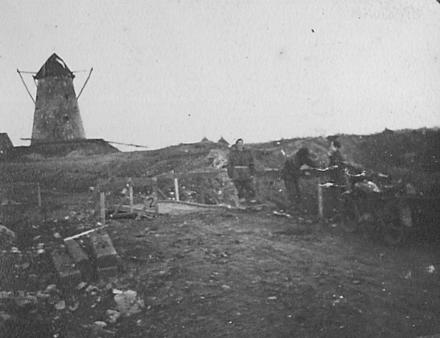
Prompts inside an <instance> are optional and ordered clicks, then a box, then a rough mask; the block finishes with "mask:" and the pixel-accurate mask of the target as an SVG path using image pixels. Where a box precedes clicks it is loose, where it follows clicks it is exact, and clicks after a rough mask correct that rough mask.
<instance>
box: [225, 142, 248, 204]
mask: <svg viewBox="0 0 440 338" xmlns="http://www.w3.org/2000/svg"><path fill="white" fill-rule="evenodd" d="M243 143H244V142H243V139H241V138H240V139H238V140H237V141H236V142H235V144H234V145H233V146H232V147H231V150H230V152H229V158H228V175H229V177H230V178H231V179H232V181H233V182H234V185H235V187H236V188H237V191H238V197H239V198H240V200H241V201H243V199H247V198H249V199H253V198H255V189H254V186H253V178H254V175H255V164H254V157H253V155H252V152H251V151H250V150H249V149H246V148H245V147H244V144H243Z"/></svg>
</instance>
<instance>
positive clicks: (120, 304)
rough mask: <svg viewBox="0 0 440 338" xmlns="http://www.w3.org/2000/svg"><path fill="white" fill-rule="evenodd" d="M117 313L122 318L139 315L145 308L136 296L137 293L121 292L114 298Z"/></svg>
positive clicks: (131, 291) (130, 291)
mask: <svg viewBox="0 0 440 338" xmlns="http://www.w3.org/2000/svg"><path fill="white" fill-rule="evenodd" d="M114 300H115V302H116V306H117V308H118V311H119V312H120V313H121V314H122V315H123V316H126V317H128V316H131V315H133V314H135V313H139V312H140V311H141V310H142V308H143V307H144V306H145V304H144V301H143V300H142V299H140V298H139V297H138V296H137V292H136V291H133V290H127V291H123V292H122V293H119V294H116V295H115V296H114Z"/></svg>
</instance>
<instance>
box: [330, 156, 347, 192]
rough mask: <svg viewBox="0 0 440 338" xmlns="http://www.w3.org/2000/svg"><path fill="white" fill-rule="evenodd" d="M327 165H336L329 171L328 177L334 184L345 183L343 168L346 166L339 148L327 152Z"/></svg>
mask: <svg viewBox="0 0 440 338" xmlns="http://www.w3.org/2000/svg"><path fill="white" fill-rule="evenodd" d="M328 159H329V167H332V166H338V167H337V168H335V169H331V170H330V171H329V179H330V181H332V182H333V183H336V184H341V185H342V184H345V175H344V168H345V166H346V162H345V158H344V156H342V154H341V152H340V151H339V150H333V151H330V152H329V153H328Z"/></svg>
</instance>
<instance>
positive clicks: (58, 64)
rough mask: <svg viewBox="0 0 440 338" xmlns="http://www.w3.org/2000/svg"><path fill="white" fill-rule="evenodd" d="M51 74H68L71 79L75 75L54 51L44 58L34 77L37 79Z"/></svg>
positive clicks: (61, 75) (60, 75)
mask: <svg viewBox="0 0 440 338" xmlns="http://www.w3.org/2000/svg"><path fill="white" fill-rule="evenodd" d="M51 76H59V77H63V76H68V77H71V78H72V79H73V78H74V77H75V75H73V73H72V71H71V70H70V69H69V67H67V65H66V63H65V62H64V60H63V59H62V58H60V57H59V56H58V55H57V54H55V53H53V54H52V55H51V56H50V57H49V58H48V59H47V60H46V62H45V63H44V65H43V66H42V67H41V68H40V70H39V71H38V73H37V74H36V75H35V76H34V78H35V79H37V80H38V79H43V78H46V77H51Z"/></svg>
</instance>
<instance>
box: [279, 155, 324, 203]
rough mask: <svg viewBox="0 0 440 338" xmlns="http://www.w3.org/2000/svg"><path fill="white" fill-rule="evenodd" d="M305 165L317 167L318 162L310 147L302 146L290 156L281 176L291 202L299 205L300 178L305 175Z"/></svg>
mask: <svg viewBox="0 0 440 338" xmlns="http://www.w3.org/2000/svg"><path fill="white" fill-rule="evenodd" d="M303 165H307V166H309V167H311V168H317V167H318V166H317V164H316V163H315V161H314V160H313V159H312V158H311V155H310V152H309V149H308V148H306V147H302V148H301V149H299V150H298V151H297V152H296V153H295V154H294V155H293V156H291V157H288V158H287V159H286V162H285V163H284V167H283V168H282V169H281V178H282V179H283V180H284V185H285V187H286V191H287V197H288V198H289V201H290V203H292V204H297V205H299V204H300V203H301V190H300V187H299V179H300V177H301V176H303V175H304V171H303V170H301V167H302V166H303Z"/></svg>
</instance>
